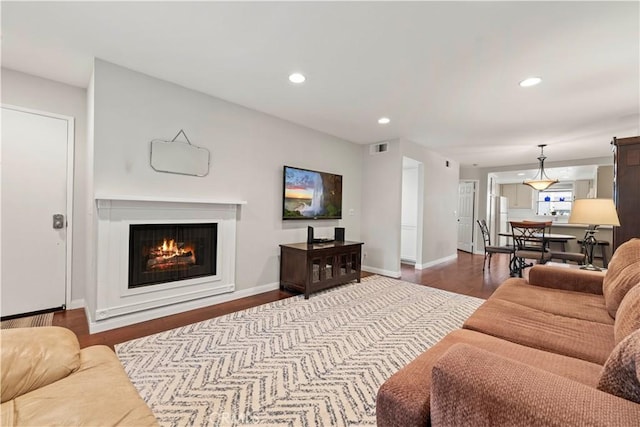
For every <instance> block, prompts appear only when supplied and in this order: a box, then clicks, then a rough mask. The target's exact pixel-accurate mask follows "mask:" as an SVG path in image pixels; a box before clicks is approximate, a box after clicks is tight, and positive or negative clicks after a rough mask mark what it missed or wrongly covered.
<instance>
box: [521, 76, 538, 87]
mask: <svg viewBox="0 0 640 427" xmlns="http://www.w3.org/2000/svg"><path fill="white" fill-rule="evenodd" d="M541 81H542V79H541V78H540V77H529V78H527V79H524V80H523V81H521V82H520V86H522V87H530V86H535V85H537V84H538V83H540V82H541Z"/></svg>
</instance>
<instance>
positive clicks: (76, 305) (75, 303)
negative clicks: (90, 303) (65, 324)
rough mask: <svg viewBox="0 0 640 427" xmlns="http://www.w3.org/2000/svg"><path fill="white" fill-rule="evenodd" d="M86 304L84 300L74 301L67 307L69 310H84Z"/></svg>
mask: <svg viewBox="0 0 640 427" xmlns="http://www.w3.org/2000/svg"><path fill="white" fill-rule="evenodd" d="M84 307H85V302H84V299H82V298H81V299H72V300H71V302H69V305H68V306H67V310H73V309H74V308H84Z"/></svg>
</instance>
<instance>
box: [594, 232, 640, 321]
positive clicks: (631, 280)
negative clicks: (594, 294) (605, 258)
mask: <svg viewBox="0 0 640 427" xmlns="http://www.w3.org/2000/svg"><path fill="white" fill-rule="evenodd" d="M638 260H640V239H631V240H628V241H626V242H625V243H623V244H622V245H620V246H619V247H618V248H617V249H616V251H615V253H614V254H613V257H612V258H611V261H610V262H609V268H608V270H607V273H606V275H605V277H604V281H603V282H602V293H603V294H604V300H605V304H606V305H607V310H609V314H610V315H611V317H616V312H617V311H618V307H619V306H620V303H621V302H622V299H623V298H624V296H625V295H626V294H627V292H628V291H629V290H630V289H631V288H633V287H634V286H635V285H637V284H638V283H640V262H638Z"/></svg>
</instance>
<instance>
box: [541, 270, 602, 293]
mask: <svg viewBox="0 0 640 427" xmlns="http://www.w3.org/2000/svg"><path fill="white" fill-rule="evenodd" d="M603 279H604V274H603V273H601V272H597V271H596V272H593V271H586V270H577V269H572V268H564V267H552V266H549V265H535V266H533V268H531V270H529V284H530V285H535V286H542V287H545V288H555V289H563V290H566V291H576V292H587V293H591V294H597V295H602V281H603Z"/></svg>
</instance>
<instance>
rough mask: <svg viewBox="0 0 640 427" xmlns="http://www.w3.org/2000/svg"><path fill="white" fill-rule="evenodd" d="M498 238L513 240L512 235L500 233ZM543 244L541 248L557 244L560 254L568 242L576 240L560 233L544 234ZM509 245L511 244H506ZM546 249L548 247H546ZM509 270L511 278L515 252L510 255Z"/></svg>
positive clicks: (574, 237) (534, 235)
mask: <svg viewBox="0 0 640 427" xmlns="http://www.w3.org/2000/svg"><path fill="white" fill-rule="evenodd" d="M498 236H501V237H507V238H513V235H512V233H507V232H501V233H498ZM533 237H538V238H540V237H543V235H542V234H540V235H537V236H536V234H533ZM543 238H544V243H543V246H547V245H551V243H559V244H560V245H561V248H562V252H566V244H567V242H568V241H569V240H573V239H577V237H576V236H574V235H572V234H560V233H544V237H543ZM508 244H509V245H510V244H511V243H508ZM547 247H548V246H547ZM509 270H510V273H511V275H512V276H513V275H514V273H515V271H516V252H515V250H514V251H513V252H512V253H511V259H510V260H509Z"/></svg>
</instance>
